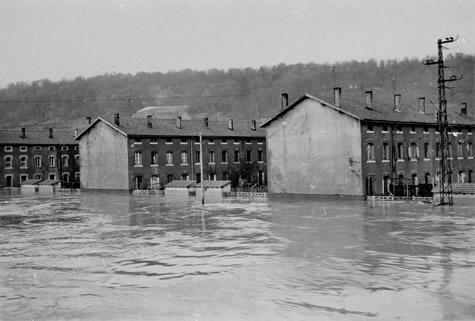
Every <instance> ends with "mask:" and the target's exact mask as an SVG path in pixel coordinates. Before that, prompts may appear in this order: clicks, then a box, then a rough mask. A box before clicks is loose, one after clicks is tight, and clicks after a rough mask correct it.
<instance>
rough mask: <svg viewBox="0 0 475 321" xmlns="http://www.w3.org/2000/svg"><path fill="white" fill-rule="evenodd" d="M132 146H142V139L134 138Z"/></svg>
mask: <svg viewBox="0 0 475 321" xmlns="http://www.w3.org/2000/svg"><path fill="white" fill-rule="evenodd" d="M134 144H142V139H141V138H135V139H134Z"/></svg>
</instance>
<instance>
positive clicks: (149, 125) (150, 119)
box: [147, 115, 152, 128]
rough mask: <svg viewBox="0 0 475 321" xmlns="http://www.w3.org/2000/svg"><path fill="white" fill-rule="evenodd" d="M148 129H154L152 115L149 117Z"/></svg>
mask: <svg viewBox="0 0 475 321" xmlns="http://www.w3.org/2000/svg"><path fill="white" fill-rule="evenodd" d="M147 127H148V128H152V115H147Z"/></svg>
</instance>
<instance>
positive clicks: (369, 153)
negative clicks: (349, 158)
mask: <svg viewBox="0 0 475 321" xmlns="http://www.w3.org/2000/svg"><path fill="white" fill-rule="evenodd" d="M366 160H367V161H368V162H374V144H373V143H368V145H367V146H366Z"/></svg>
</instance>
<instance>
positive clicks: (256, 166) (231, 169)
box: [76, 114, 266, 190]
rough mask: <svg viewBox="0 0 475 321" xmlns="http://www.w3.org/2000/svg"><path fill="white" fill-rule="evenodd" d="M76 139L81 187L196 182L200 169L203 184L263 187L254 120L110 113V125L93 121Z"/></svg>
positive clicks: (261, 143) (261, 146)
mask: <svg viewBox="0 0 475 321" xmlns="http://www.w3.org/2000/svg"><path fill="white" fill-rule="evenodd" d="M76 139H77V140H78V141H79V146H80V155H81V188H86V189H112V190H134V189H158V188H161V187H163V185H165V184H167V183H169V182H171V181H173V180H197V181H201V179H202V177H201V167H203V180H210V181H215V180H231V181H232V182H233V185H234V186H237V185H239V184H243V183H246V184H250V185H253V186H259V185H265V184H266V147H265V133H264V131H263V130H262V129H261V128H259V127H258V126H257V124H256V121H251V122H235V121H233V120H229V121H209V120H208V118H204V119H203V120H182V118H181V117H177V118H176V119H155V118H152V116H147V117H146V118H121V117H120V116H119V114H116V115H114V119H113V121H110V122H109V121H107V120H105V119H103V118H101V117H99V118H98V119H96V120H95V121H94V122H92V123H91V124H90V125H89V126H88V127H87V128H86V129H84V130H83V131H82V132H81V133H79V135H78V136H77V137H76ZM200 140H201V144H200ZM201 146H202V148H201ZM201 160H202V163H203V164H202V166H201Z"/></svg>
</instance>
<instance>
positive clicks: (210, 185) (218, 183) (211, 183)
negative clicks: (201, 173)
mask: <svg viewBox="0 0 475 321" xmlns="http://www.w3.org/2000/svg"><path fill="white" fill-rule="evenodd" d="M229 184H231V181H203V187H204V188H222V187H224V186H227V185H229ZM193 187H196V188H201V182H200V183H195V184H193Z"/></svg>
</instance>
